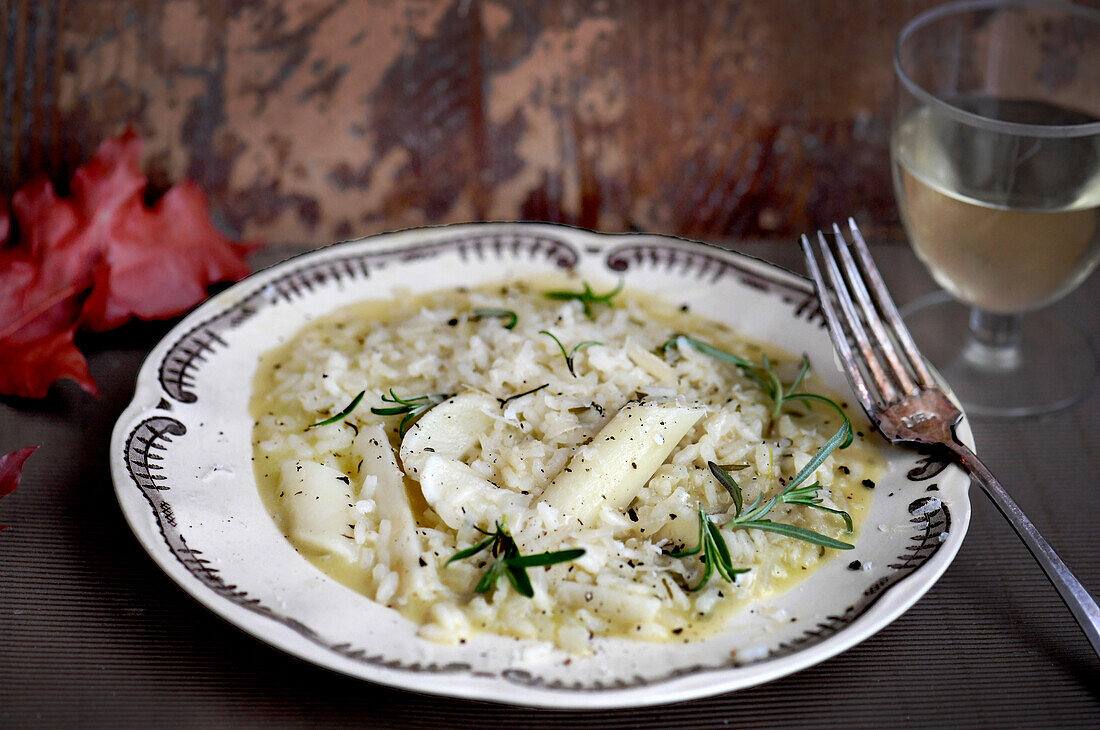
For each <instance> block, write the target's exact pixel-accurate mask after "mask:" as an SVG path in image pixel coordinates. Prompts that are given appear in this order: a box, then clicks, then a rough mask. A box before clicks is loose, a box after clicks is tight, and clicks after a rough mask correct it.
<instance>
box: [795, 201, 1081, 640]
mask: <svg viewBox="0 0 1100 730" xmlns="http://www.w3.org/2000/svg"><path fill="white" fill-rule="evenodd" d="M848 227H849V228H850V229H851V235H852V241H853V242H852V244H851V245H849V243H848V241H847V240H846V239H845V238H844V233H843V232H842V231H841V229H840V226H838V225H836V224H835V223H834V224H833V236H832V238H833V246H832V247H831V246H830V245H829V241H828V240H827V238H826V236H825V234H824V233H822V232H821V231H818V233H817V239H818V244H819V248H820V251H821V259H822V261H823V262H824V269H825V272H826V274H825V275H824V276H823V275H822V267H820V266H818V261H817V258H816V256H815V255H814V250H813V246H811V244H810V239H809V238H807V237H806V236H802V253H803V254H804V255H805V256H806V265H807V267H808V268H809V270H810V275H811V276H812V277H813V280H814V284H815V286H816V287H817V293H818V297H819V299H820V300H821V308H822V310H823V311H824V312H825V319H826V320H827V321H828V324H829V334H830V336H831V337H832V339H833V344H834V345H835V346H836V349H837V352H838V353H839V354H840V357H841V359H842V360H843V361H844V367H845V370H846V371H847V374H848V380H849V381H850V382H851V384H852V387H853V388H854V389H855V391H856V395H857V396H858V397H859V402H860V404H861V405H862V406H863V410H865V411H867V415H868V416H869V417H870V419H871V421H872V422H873V423H874V424H875V426H877V427H878V430H879V431H880V432H882V435H883V436H885V437H886V438H888V439H889V440H890V441H893V442H894V443H915V444H931V445H938V446H940V447H943V449H944V450H945V451H946V452H947V453H949V454H950V455H951V456H952V457H953V458H954V460H955V461H956V462H958V464H959V465H960V466H962V468H963V469H965V470H966V471H967V472H968V473H969V474H970V476H971V478H973V480H974V481H976V482H977V483H978V485H979V486H980V487H981V488H982V489H983V490H984V491H985V493H986V495H988V496H989V498H990V499H991V500H993V504H995V505H996V506H997V509H999V510H1000V511H1001V514H1003V515H1004V516H1005V518H1006V519H1007V520H1008V521H1009V523H1010V524H1011V525H1012V528H1013V529H1014V530H1016V534H1017V535H1019V536H1020V539H1021V540H1023V541H1024V544H1025V545H1027V547H1028V549H1029V550H1030V551H1031V554H1032V555H1033V556H1034V557H1035V560H1036V561H1038V563H1039V565H1040V566H1042V568H1043V570H1044V571H1045V572H1046V574H1047V577H1048V578H1049V579H1050V582H1051V583H1053V584H1054V587H1055V588H1057V589H1058V593H1059V594H1061V596H1062V600H1064V601H1065V602H1066V605H1067V606H1068V607H1069V610H1070V611H1072V612H1073V615H1074V617H1075V618H1076V619H1077V622H1078V623H1079V624H1080V625H1081V629H1082V630H1083V631H1084V632H1085V636H1087V637H1088V640H1089V643H1091V644H1092V648H1093V650H1094V651H1095V652H1096V653H1097V654H1098V655H1100V607H1098V606H1097V605H1096V600H1095V599H1093V597H1092V596H1090V595H1089V593H1088V591H1086V590H1085V587H1084V586H1083V585H1081V581H1079V580H1077V577H1076V576H1074V575H1073V573H1072V572H1071V571H1070V569H1069V567H1068V566H1067V565H1066V564H1065V563H1064V562H1063V561H1062V559H1061V558H1060V557H1058V553H1056V552H1055V551H1054V548H1052V547H1051V546H1050V544H1049V543H1048V542H1047V541H1046V539H1044V538H1043V536H1042V535H1041V534H1039V530H1037V529H1036V528H1035V525H1034V524H1032V522H1031V520H1029V519H1028V518H1027V515H1025V514H1024V513H1023V511H1022V510H1021V509H1020V507H1019V505H1017V504H1016V502H1015V501H1014V500H1013V499H1012V497H1010V496H1008V493H1007V492H1005V490H1004V488H1003V487H1002V486H1001V484H1000V482H998V481H997V479H996V478H995V477H994V476H993V474H991V473H990V471H989V469H987V468H986V466H985V464H983V463H982V462H981V460H980V459H979V458H978V457H977V456H976V455H975V454H974V452H973V451H971V450H970V449H969V448H967V446H966V445H965V444H963V443H962V442H961V441H960V440H959V439H958V437H957V436H956V435H955V426H956V425H957V424H958V422H959V419H960V418H961V417H962V413H961V412H960V411H959V409H958V408H956V407H955V405H954V404H953V403H952V402H951V401H950V400H949V399H948V398H947V396H946V395H945V394H944V392H943V390H942V389H941V388H940V386H939V385H937V383H936V381H935V380H934V379H933V378H932V375H931V373H930V372H929V371H928V368H927V367H926V366H925V364H924V358H922V357H921V354H920V352H919V351H918V350H917V346H916V345H915V344H914V343H913V338H912V337H911V336H910V335H909V331H908V330H907V329H906V328H905V325H904V324H903V323H902V321H901V316H900V315H899V314H898V310H897V307H896V306H895V305H894V302H893V300H892V299H891V298H890V294H889V293H888V292H887V291H886V285H885V284H884V283H883V281H882V277H881V276H880V275H879V272H878V269H877V268H876V267H875V263H874V261H873V260H872V259H871V253H870V251H868V250H867V244H866V243H865V242H864V240H863V236H862V235H860V232H859V228H857V227H856V223H855V221H854V220H852V219H851V218H849V219H848ZM834 248H835V250H836V255H835V256H834V254H833V249H834ZM853 253H854V255H853ZM838 259H839V264H838V263H837V260H838ZM842 271H843V273H841V272H842ZM826 277H827V278H826ZM838 308H839V309H838ZM868 330H870V333H868Z"/></svg>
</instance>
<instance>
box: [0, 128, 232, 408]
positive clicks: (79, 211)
mask: <svg viewBox="0 0 1100 730" xmlns="http://www.w3.org/2000/svg"><path fill="white" fill-rule="evenodd" d="M140 161H141V141H140V140H139V139H138V138H137V136H136V135H135V134H134V133H133V132H132V131H127V132H126V133H125V134H123V135H122V136H121V137H120V138H118V139H112V140H108V141H106V142H104V143H103V145H101V146H100V148H99V151H98V152H97V153H96V155H95V157H94V158H93V159H92V160H91V161H89V162H88V164H86V165H84V166H83V167H81V168H80V169H79V170H77V172H76V174H75V175H74V177H73V181H72V195H71V197H68V198H60V197H58V196H57V194H56V192H55V191H54V189H53V186H52V185H51V184H50V183H49V181H46V180H37V181H34V182H31V183H29V184H27V185H26V186H24V187H23V188H21V189H20V190H19V191H18V192H16V194H15V196H14V198H13V201H12V208H13V212H14V214H15V219H16V222H17V224H18V226H17V228H18V231H19V232H20V234H21V236H20V239H19V241H18V243H17V245H15V246H10V245H9V246H7V247H6V248H0V393H8V394H15V395H23V396H29V397H42V396H44V395H46V392H47V391H48V390H49V387H50V384H51V383H52V382H53V381H54V380H56V379H58V378H65V377H67V378H72V379H73V380H75V381H76V382H77V383H78V384H79V385H80V386H81V387H82V388H84V389H85V390H87V391H89V392H91V393H94V392H95V383H94V381H93V380H92V378H91V376H90V375H89V373H88V369H87V364H86V362H85V361H84V357H83V355H81V353H80V351H79V350H78V349H77V348H76V346H75V345H74V344H73V334H74V332H75V330H76V328H77V327H78V326H82V327H85V328H88V329H92V330H96V331H102V330H107V329H111V328H113V327H118V326H119V325H121V324H123V323H125V322H127V321H128V320H130V319H131V318H134V317H136V318H139V319H163V318H165V317H173V316H175V315H178V314H181V313H183V312H185V311H187V310H188V309H190V308H191V307H193V306H194V305H195V304H198V303H199V302H201V301H202V300H203V299H205V298H206V290H207V287H208V286H210V285H211V284H214V283H216V282H220V281H229V280H237V279H240V278H241V277H243V276H245V275H246V274H248V268H247V266H246V265H245V263H244V260H243V256H244V254H245V253H246V252H247V251H248V248H249V247H248V246H246V245H244V244H239V243H235V242H233V241H230V240H229V239H227V238H226V237H224V236H223V235H222V234H221V233H219V232H218V231H217V229H216V228H214V226H213V224H212V223H211V222H210V218H209V212H208V210H207V205H206V199H205V197H204V196H203V194H202V192H201V191H200V190H199V189H198V188H197V187H196V186H195V185H193V184H192V183H190V182H183V183H181V184H179V185H176V186H174V187H173V188H171V189H170V190H169V191H168V192H167V193H166V194H165V195H164V196H163V197H162V198H161V199H160V200H159V201H158V202H157V203H156V204H155V205H154V206H153V207H151V208H150V207H148V206H146V205H145V201H144V195H145V188H146V179H145V176H144V175H142V174H141V168H140ZM0 212H2V213H3V214H2V215H0V246H3V243H4V238H5V236H4V234H5V233H6V232H7V229H8V227H9V225H10V221H9V219H8V216H7V214H6V211H0Z"/></svg>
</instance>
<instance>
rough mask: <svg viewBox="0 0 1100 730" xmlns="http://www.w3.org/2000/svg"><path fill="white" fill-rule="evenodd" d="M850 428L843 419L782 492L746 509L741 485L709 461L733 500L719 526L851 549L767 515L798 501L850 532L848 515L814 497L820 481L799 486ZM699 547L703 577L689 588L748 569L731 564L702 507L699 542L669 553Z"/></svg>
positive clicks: (692, 552) (676, 555) (730, 579)
mask: <svg viewBox="0 0 1100 730" xmlns="http://www.w3.org/2000/svg"><path fill="white" fill-rule="evenodd" d="M851 428H852V427H851V424H850V423H849V422H848V421H847V419H845V421H844V424H843V425H842V426H841V427H840V430H838V431H837V432H836V433H835V434H833V436H832V437H831V438H829V440H828V441H826V442H825V443H824V444H822V445H821V448H819V449H818V450H817V453H815V454H814V456H813V458H812V459H810V461H809V462H807V463H806V466H804V467H802V469H800V470H799V472H798V473H797V474H795V476H794V478H793V479H791V481H790V482H789V483H787V484H786V486H785V487H784V488H783V491H782V492H780V493H779V494H777V495H776V496H774V497H772V498H771V499H769V500H767V501H765V500H764V495H763V494H761V495H760V496H759V497H757V498H756V501H755V502H753V503H752V504H751V505H750V506H749V507H748V508H745V506H744V497H743V495H742V493H741V487H740V486H739V485H738V484H737V482H736V481H735V480H734V478H733V477H732V476H730V474H729V472H727V471H726V470H725V469H723V468H722V467H721V466H720V465H719V464H716V463H714V462H713V461H708V462H707V467H709V468H710V473H711V474H713V475H714V478H715V479H717V480H718V483H719V484H721V485H722V486H723V487H724V488H725V489H726V491H727V492H729V495H730V498H731V499H732V500H733V509H734V516H733V518H731V519H730V520H728V521H727V522H726V523H725V524H724V525H722V527H727V528H733V529H744V530H749V529H752V530H763V531H764V532H774V533H776V534H779V535H783V536H785V537H790V538H794V539H796V540H802V541H803V542H808V543H811V544H813V545H821V546H822V547H827V548H833V549H834V550H851V549H852V548H854V547H855V546H854V545H852V544H850V543H846V542H843V541H841V540H837V539H835V538H832V537H829V536H828V535H822V534H821V533H820V532H815V531H813V530H810V529H807V528H805V527H799V526H797V525H790V524H787V523H785V522H775V521H773V520H770V519H767V514H768V513H769V512H771V510H772V508H773V507H775V505H777V504H779V503H785V504H797V505H801V506H804V507H811V508H813V509H818V510H822V511H824V512H829V513H832V514H835V515H840V516H841V517H843V518H844V525H845V527H846V528H847V530H848V532H851V531H852V529H853V524H852V516H851V515H849V514H848V513H847V512H845V511H843V510H838V509H832V508H831V507H825V506H822V504H821V498H820V497H818V496H817V493H818V490H820V489H821V484H820V483H819V482H814V483H813V484H812V485H810V486H808V487H799V486H798V485H799V484H801V483H802V482H804V481H806V479H807V478H808V477H809V476H810V474H813V473H814V471H816V470H817V468H818V467H819V466H821V464H822V463H823V462H824V461H825V459H826V458H827V457H828V456H829V454H831V453H832V452H833V451H834V450H836V448H837V447H838V446H839V445H840V443H841V442H842V441H844V440H845V439H846V438H847V439H850V438H851V433H850V431H851ZM700 550H702V551H703V577H702V580H700V582H699V583H698V584H697V585H695V586H692V587H691V588H690V590H692V591H698V590H700V589H702V588H703V587H704V586H705V585H706V584H707V582H708V581H710V579H711V576H712V575H714V572H715V571H716V570H717V571H718V574H719V575H720V576H722V578H723V579H725V580H726V581H727V582H730V583H732V582H733V576H735V575H737V574H738V573H744V572H746V571H747V570H748V569H747V568H744V569H742V568H734V567H733V563H732V561H731V560H730V557H729V549H728V548H727V547H726V542H725V539H724V538H723V537H722V533H721V532H720V530H719V527H718V525H717V524H715V522H714V520H713V519H712V518H711V517H710V515H708V514H707V513H706V512H705V511H704V510H703V508H702V507H701V506H700V507H699V544H698V545H696V546H695V548H694V549H693V550H685V551H680V552H676V553H672V557H674V558H681V557H685V556H688V555H695V554H696V553H698V552H699V551H700Z"/></svg>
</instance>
